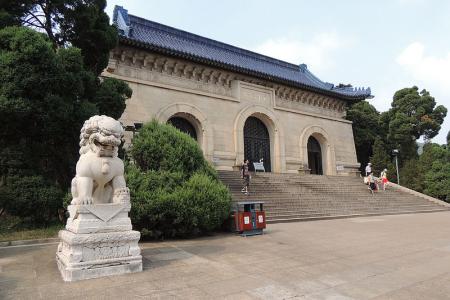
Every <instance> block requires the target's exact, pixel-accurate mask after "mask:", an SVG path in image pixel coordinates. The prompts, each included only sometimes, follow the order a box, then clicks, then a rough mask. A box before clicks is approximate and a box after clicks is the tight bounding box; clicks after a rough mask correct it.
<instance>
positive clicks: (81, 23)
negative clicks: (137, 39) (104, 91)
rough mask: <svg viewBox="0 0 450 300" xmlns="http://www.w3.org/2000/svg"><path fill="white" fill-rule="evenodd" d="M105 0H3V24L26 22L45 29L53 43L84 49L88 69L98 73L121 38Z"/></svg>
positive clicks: (0, 20) (0, 15)
mask: <svg viewBox="0 0 450 300" xmlns="http://www.w3.org/2000/svg"><path fill="white" fill-rule="evenodd" d="M105 7H106V1H105V0H34V1H30V0H20V1H16V0H3V1H2V3H1V6H0V28H2V27H5V26H11V25H24V26H28V27H31V28H33V29H37V30H38V31H41V32H45V33H46V34H47V36H48V37H49V39H50V41H51V42H52V45H53V47H54V48H55V49H56V48H63V47H67V46H73V47H77V48H79V49H81V53H82V56H83V61H84V65H85V66H86V69H88V70H90V71H92V72H93V73H94V75H95V76H98V75H99V74H100V73H101V72H102V71H103V69H105V68H106V66H107V64H108V58H109V51H110V50H111V49H113V48H114V47H115V46H116V44H117V41H118V38H117V29H116V28H115V27H114V26H113V25H110V24H109V17H108V15H107V14H106V13H105V12H104V9H105Z"/></svg>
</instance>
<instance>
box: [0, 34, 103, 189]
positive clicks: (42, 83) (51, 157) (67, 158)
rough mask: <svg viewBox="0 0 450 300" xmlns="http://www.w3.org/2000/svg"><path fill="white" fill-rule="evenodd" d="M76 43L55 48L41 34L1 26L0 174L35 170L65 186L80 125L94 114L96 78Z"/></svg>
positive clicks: (71, 166) (74, 160)
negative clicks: (73, 46) (93, 95)
mask: <svg viewBox="0 0 450 300" xmlns="http://www.w3.org/2000/svg"><path fill="white" fill-rule="evenodd" d="M82 61H83V58H82V56H81V51H80V50H79V49H77V48H67V49H59V50H58V51H57V52H55V51H54V50H53V48H52V44H51V42H50V41H49V40H48V38H47V37H46V36H45V35H43V34H42V33H38V32H36V31H33V30H31V29H29V28H25V27H7V28H4V29H2V30H0V82H2V85H1V88H0V119H1V120H2V123H3V125H4V126H2V131H1V132H0V143H1V144H2V147H1V150H0V151H1V155H0V156H1V157H2V160H1V166H0V175H7V174H11V173H14V174H17V173H25V174H29V175H32V174H39V175H44V176H45V177H46V178H50V179H51V180H53V181H56V182H58V183H60V184H61V186H67V185H68V184H69V181H70V177H71V175H72V173H73V172H72V171H71V170H73V168H74V165H75V162H76V159H77V157H78V142H79V140H78V139H79V138H78V137H79V130H80V128H81V126H82V124H83V122H84V120H86V119H87V118H88V117H89V116H91V115H93V114H96V113H97V109H96V107H95V104H94V103H92V102H90V99H89V98H90V97H89V94H88V93H89V92H90V90H91V89H92V88H91V87H92V86H93V85H95V81H96V78H95V76H93V74H92V73H91V72H89V71H87V70H85V68H84V65H83V63H82Z"/></svg>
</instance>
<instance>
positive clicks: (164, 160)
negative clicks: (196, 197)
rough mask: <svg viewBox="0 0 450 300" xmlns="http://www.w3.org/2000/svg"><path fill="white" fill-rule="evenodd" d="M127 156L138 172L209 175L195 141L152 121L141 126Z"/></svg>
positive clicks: (169, 126) (165, 125)
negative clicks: (131, 158)
mask: <svg viewBox="0 0 450 300" xmlns="http://www.w3.org/2000/svg"><path fill="white" fill-rule="evenodd" d="M131 155H132V157H133V160H134V161H135V163H136V165H137V166H138V167H139V168H140V169H141V170H142V171H148V170H153V171H167V172H181V173H183V174H185V175H190V174H193V173H195V172H197V171H203V172H212V173H211V175H213V174H214V171H213V170H212V168H211V167H209V166H208V164H207V162H206V161H205V159H204V158H203V153H202V150H201V149H200V147H199V146H198V144H197V142H196V141H195V140H194V139H192V138H191V137H190V136H189V135H187V134H185V133H182V132H181V131H179V130H178V129H176V128H175V127H173V126H171V125H167V124H159V123H158V122H157V121H156V120H153V121H151V122H150V123H147V124H145V125H144V126H143V127H142V128H141V130H139V133H138V134H137V135H136V137H135V138H134V139H133V147H132V149H131Z"/></svg>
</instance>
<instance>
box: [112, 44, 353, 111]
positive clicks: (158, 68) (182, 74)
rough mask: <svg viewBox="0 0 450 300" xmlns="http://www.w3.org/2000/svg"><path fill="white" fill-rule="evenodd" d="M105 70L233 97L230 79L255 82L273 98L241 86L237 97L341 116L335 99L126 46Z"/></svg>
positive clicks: (342, 104) (341, 106)
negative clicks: (270, 90) (271, 92)
mask: <svg viewBox="0 0 450 300" xmlns="http://www.w3.org/2000/svg"><path fill="white" fill-rule="evenodd" d="M107 71H108V72H111V73H114V74H117V75H121V76H125V77H132V78H136V79H140V80H145V81H150V82H156V83H162V84H168V85H173V86H177V87H181V88H187V89H194V90H199V91H203V92H208V93H213V94H217V95H223V96H227V97H233V96H234V97H236V94H235V92H233V88H232V82H236V81H242V82H247V83H250V84H253V85H259V86H260V87H261V88H262V89H264V88H266V89H267V88H269V89H273V90H274V91H275V97H274V98H275V99H274V101H272V100H270V99H271V98H273V97H272V96H271V95H269V94H264V92H261V91H258V90H257V89H252V90H251V89H243V90H242V91H241V94H240V98H241V99H245V100H248V101H251V102H257V103H259V104H262V105H269V106H270V107H280V108H285V109H289V110H293V111H301V112H309V113H315V114H322V115H325V116H329V117H334V118H343V117H345V108H346V107H345V106H346V102H345V101H343V100H339V99H337V98H333V97H330V96H326V95H322V94H318V93H314V92H310V91H306V90H302V89H298V88H294V87H289V86H285V85H281V84H276V83H274V82H270V81H267V80H262V79H258V78H254V77H249V76H245V75H241V74H237V73H233V72H228V71H225V70H221V69H217V68H214V67H209V66H205V65H200V64H197V63H194V62H192V61H188V60H183V59H178V58H173V57H168V56H165V55H162V54H158V53H152V52H147V51H143V50H139V49H134V48H131V47H126V46H119V47H117V48H115V49H114V51H113V52H112V53H111V58H110V63H109V65H108V69H107ZM273 102H274V103H273Z"/></svg>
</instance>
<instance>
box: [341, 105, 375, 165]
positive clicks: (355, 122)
mask: <svg viewBox="0 0 450 300" xmlns="http://www.w3.org/2000/svg"><path fill="white" fill-rule="evenodd" d="M346 118H347V120H350V121H352V128H353V136H354V139H355V147H356V156H357V158H358V161H359V162H360V163H361V171H363V169H364V166H366V165H367V163H368V162H369V157H370V156H372V155H373V151H372V146H373V144H374V142H375V140H376V139H377V137H379V135H380V126H379V118H380V113H379V112H378V111H377V110H376V109H375V107H374V106H373V105H371V104H369V102H367V101H361V102H358V103H355V104H353V105H352V106H351V107H350V108H349V109H348V111H347V117H346Z"/></svg>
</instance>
